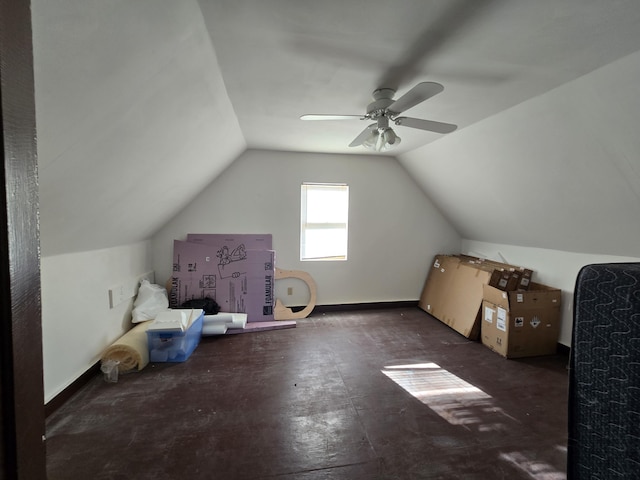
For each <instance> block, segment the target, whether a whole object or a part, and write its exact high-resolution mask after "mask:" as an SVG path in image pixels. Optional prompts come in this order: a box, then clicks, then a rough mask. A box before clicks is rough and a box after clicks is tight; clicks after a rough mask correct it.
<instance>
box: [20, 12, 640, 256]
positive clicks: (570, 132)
mask: <svg viewBox="0 0 640 480" xmlns="http://www.w3.org/2000/svg"><path fill="white" fill-rule="evenodd" d="M32 4H33V30H34V70H35V80H36V113H37V121H38V151H39V164H40V182H41V192H40V195H41V210H42V231H43V252H44V254H45V255H46V254H58V253H66V252H73V251H79V250H89V249H91V248H100V247H108V246H113V245H118V244H122V243H126V242H131V241H136V240H142V239H145V238H148V237H149V235H151V234H152V233H153V232H154V231H155V230H157V229H158V228H159V227H160V226H161V225H162V224H163V223H164V222H166V221H167V220H168V219H169V218H171V217H172V216H173V215H175V214H176V213H177V212H178V211H179V210H180V209H181V208H182V207H184V205H185V204H186V203H188V202H189V201H190V200H191V199H192V198H193V197H194V196H195V195H196V194H197V193H198V192H199V191H200V190H201V189H202V188H204V187H205V186H206V185H207V184H209V183H210V182H211V181H212V180H213V179H215V177H216V176H217V175H218V174H219V173H220V172H221V171H222V170H223V169H224V168H225V167H226V166H227V165H229V163H230V162H232V161H233V160H234V159H235V158H236V157H237V156H238V155H239V154H241V153H242V152H243V151H244V150H245V149H247V148H251V149H269V150H288V151H300V152H321V153H329V154H330V153H351V154H370V152H369V151H367V150H365V149H364V148H363V147H349V146H348V145H349V143H350V142H351V141H352V140H353V139H354V138H355V137H356V136H357V135H358V134H359V133H360V131H362V129H363V128H365V126H366V125H367V122H365V121H360V120H357V119H356V120H345V121H323V122H303V121H301V120H300V119H299V117H300V115H303V114H308V113H316V114H321V113H330V114H351V115H360V114H363V113H364V112H365V109H366V106H367V104H368V103H369V102H370V101H371V100H372V98H371V94H372V92H373V91H374V90H375V89H377V88H381V87H387V88H393V89H396V90H397V94H398V95H402V94H403V93H405V92H406V91H408V90H409V89H410V88H411V87H412V86H413V85H415V84H416V83H418V82H422V81H433V82H438V83H441V84H442V85H444V87H445V88H444V91H443V92H442V93H440V94H438V95H436V96H434V97H433V98H431V99H429V100H427V101H426V102H424V103H422V104H419V105H417V106H415V107H414V108H412V109H410V110H408V111H407V112H406V114H407V115H408V116H411V117H417V118H425V119H431V120H439V121H443V122H448V123H454V124H457V125H458V129H457V130H456V131H455V132H454V133H451V134H448V135H440V134H435V133H430V132H425V131H422V130H416V129H411V128H407V127H397V128H396V127H394V128H396V131H397V132H398V134H399V135H400V137H401V138H402V142H401V144H400V145H399V146H398V147H397V149H395V150H393V151H389V152H386V154H391V155H394V156H396V158H397V159H398V161H399V162H401V163H402V164H403V165H404V166H405V168H407V170H408V171H409V172H410V173H411V174H412V176H413V177H414V179H415V180H416V182H417V183H418V184H419V185H420V186H421V187H422V188H423V190H424V191H425V193H426V194H427V195H428V196H429V197H430V198H431V199H432V200H433V201H434V203H435V204H436V205H437V206H438V207H439V208H440V209H441V210H442V211H443V212H444V213H445V215H446V216H447V217H448V218H449V219H450V220H451V222H452V223H453V224H454V225H455V226H456V228H457V229H458V231H459V232H460V233H461V235H462V236H464V237H466V238H472V239H478V240H486V241H494V242H500V241H503V242H504V243H512V244H516V245H530V246H537V247H544V248H557V249H566V250H570V251H586V252H594V253H613V254H624V255H633V256H640V249H639V247H637V238H640V230H639V229H640V227H639V226H638V225H640V217H639V213H638V211H640V209H638V208H637V206H638V203H639V202H640V166H639V163H640V160H639V158H640V144H638V139H637V137H638V135H637V134H636V128H635V127H636V125H638V123H640V108H639V107H640V105H639V104H638V102H639V100H638V99H639V98H640V91H639V90H638V89H639V87H638V84H639V83H640V82H638V81H637V79H638V78H639V77H638V75H640V56H639V54H638V49H639V47H638V46H639V45H640V28H639V27H640V4H639V3H638V2H637V1H636V0H537V1H535V2H534V1H530V0H456V1H454V0H428V1H427V0H396V1H393V2H390V1H381V0H367V1H364V0H346V1H345V0H324V1H321V2H319V1H317V0H314V1H312V0H295V1H294V0H199V1H196V0H188V1H187V0H185V1H181V2H174V1H172V0H139V1H136V2H117V1H115V0H113V1H106V2H105V1H104V0H85V1H78V0H34V1H33V2H32ZM186 166H188V169H186V168H185V167H186ZM187 171H188V172H193V173H185V172H187ZM584 189H587V190H586V192H585V191H584ZM598 222H602V227H601V228H600V229H599V230H598V233H597V234H595V235H585V234H584V233H585V232H586V231H587V230H588V229H589V228H591V227H592V226H593V225H594V223H595V224H598ZM116 226H117V227H116ZM611 230H614V231H615V232H618V233H617V234H616V235H613V236H612V235H611V234H610V233H611ZM607 231H609V235H607V233H606V232H607ZM634 238H635V240H634Z"/></svg>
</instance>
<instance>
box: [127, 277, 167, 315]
mask: <svg viewBox="0 0 640 480" xmlns="http://www.w3.org/2000/svg"><path fill="white" fill-rule="evenodd" d="M168 309H169V298H168V296H167V290H166V289H165V288H164V287H162V286H160V285H155V284H152V283H149V280H142V282H140V288H139V289H138V296H137V297H136V300H135V302H133V312H131V315H132V317H133V318H132V320H131V321H132V322H133V323H140V322H144V321H147V320H153V319H154V318H156V315H158V313H160V312H164V311H165V310H168Z"/></svg>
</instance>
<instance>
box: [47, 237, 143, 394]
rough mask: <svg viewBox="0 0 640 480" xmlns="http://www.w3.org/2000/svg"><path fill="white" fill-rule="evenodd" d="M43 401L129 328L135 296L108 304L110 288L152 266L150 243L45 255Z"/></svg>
mask: <svg viewBox="0 0 640 480" xmlns="http://www.w3.org/2000/svg"><path fill="white" fill-rule="evenodd" d="M41 269H42V341H43V356H44V364H43V371H44V391H45V399H44V400H45V402H48V401H50V400H51V399H52V398H53V397H55V396H56V395H57V394H59V393H60V392H61V391H62V390H64V389H65V388H66V387H67V386H69V385H70V384H71V383H72V382H73V381H75V380H76V379H77V378H78V377H79V376H80V375H82V374H83V373H84V372H86V371H87V370H88V369H89V368H90V367H91V366H92V365H94V364H95V363H96V362H97V361H98V360H99V359H100V355H101V353H102V351H103V350H104V349H105V348H106V347H107V346H109V345H110V344H111V343H112V342H113V341H114V340H116V339H117V338H119V337H120V336H121V335H122V334H123V333H124V332H125V331H126V330H128V329H129V328H130V327H131V323H130V320H131V308H132V305H133V298H132V299H130V300H129V301H126V302H124V303H122V304H120V305H118V306H116V307H115V308H113V309H110V308H109V295H108V292H109V289H110V288H111V287H113V286H116V285H118V284H130V283H131V282H136V281H137V279H138V277H140V276H141V275H143V274H145V273H147V272H149V271H151V270H152V267H151V261H150V252H149V242H141V243H136V244H132V245H126V246H121V247H115V248H109V249H104V250H94V251H88V252H81V253H70V254H63V255H54V256H48V257H43V258H42V263H41Z"/></svg>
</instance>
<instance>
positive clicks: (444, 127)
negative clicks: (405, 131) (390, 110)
mask: <svg viewBox="0 0 640 480" xmlns="http://www.w3.org/2000/svg"><path fill="white" fill-rule="evenodd" d="M394 122H395V124H396V125H401V126H403V127H411V128H419V129H420V130H428V131H429V132H436V133H451V132H453V131H454V130H455V129H456V128H458V126H457V125H453V124H452V123H443V122H434V121H433V120H422V119H421V118H411V117H398V118H396V119H395V120H394Z"/></svg>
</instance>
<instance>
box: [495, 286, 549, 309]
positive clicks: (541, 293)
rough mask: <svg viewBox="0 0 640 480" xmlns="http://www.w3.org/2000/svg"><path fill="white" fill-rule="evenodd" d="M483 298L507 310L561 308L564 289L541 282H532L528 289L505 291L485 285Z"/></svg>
mask: <svg viewBox="0 0 640 480" xmlns="http://www.w3.org/2000/svg"><path fill="white" fill-rule="evenodd" d="M482 288H483V299H484V300H486V301H488V302H491V303H493V304H494V305H498V306H500V307H502V308H504V309H506V310H514V309H518V310H520V309H530V308H536V309H542V308H556V307H557V308H559V307H560V302H561V300H562V291H561V290H559V289H557V288H552V287H548V286H546V285H542V284H540V283H533V282H532V283H531V286H530V287H529V288H530V289H529V290H527V291H524V290H516V291H512V292H503V291H502V290H498V289H497V288H495V287H492V286H490V285H483V287H482Z"/></svg>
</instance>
